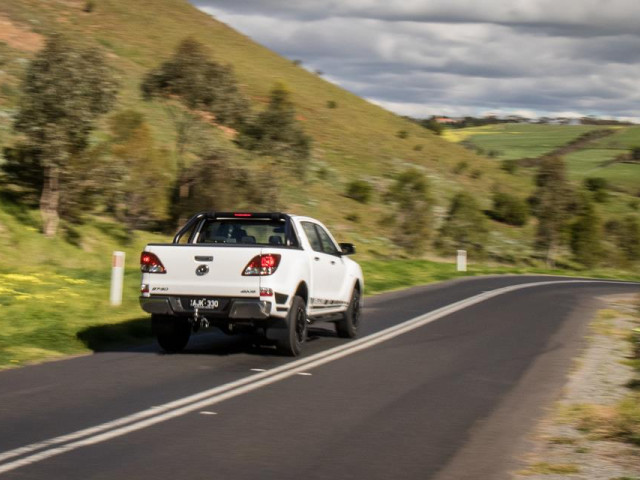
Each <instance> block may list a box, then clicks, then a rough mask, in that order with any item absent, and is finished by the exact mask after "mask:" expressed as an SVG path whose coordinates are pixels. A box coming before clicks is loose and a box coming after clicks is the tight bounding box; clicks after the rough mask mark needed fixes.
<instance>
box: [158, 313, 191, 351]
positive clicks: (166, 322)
mask: <svg viewBox="0 0 640 480" xmlns="http://www.w3.org/2000/svg"><path fill="white" fill-rule="evenodd" d="M151 328H152V330H153V332H154V333H155V334H156V338H157V339H158V343H159V344H160V347H161V348H162V349H163V350H164V351H165V352H167V353H178V352H180V351H182V350H183V349H184V347H186V346H187V343H188V342H189V337H190V336H191V324H190V323H189V322H188V321H187V319H184V318H180V317H172V316H170V315H152V316H151Z"/></svg>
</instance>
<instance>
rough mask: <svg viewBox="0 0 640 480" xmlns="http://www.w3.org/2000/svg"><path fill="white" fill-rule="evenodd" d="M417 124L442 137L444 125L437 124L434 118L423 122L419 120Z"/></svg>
mask: <svg viewBox="0 0 640 480" xmlns="http://www.w3.org/2000/svg"><path fill="white" fill-rule="evenodd" d="M419 123H420V125H422V126H423V127H424V128H427V129H429V130H431V131H432V132H433V133H435V134H436V135H442V132H444V125H442V124H441V123H440V122H438V121H437V120H436V117H431V118H425V119H423V120H420V122H419Z"/></svg>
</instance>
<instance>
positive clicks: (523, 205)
mask: <svg viewBox="0 0 640 480" xmlns="http://www.w3.org/2000/svg"><path fill="white" fill-rule="evenodd" d="M489 215H490V216H491V218H493V219H494V220H497V221H499V222H503V223H506V224H508V225H514V226H517V227H521V226H523V225H524V224H526V223H527V220H528V218H529V206H528V205H527V202H526V201H525V200H523V199H521V198H518V197H516V196H514V195H510V194H508V193H504V192H496V193H494V194H493V208H492V209H491V211H490V212H489Z"/></svg>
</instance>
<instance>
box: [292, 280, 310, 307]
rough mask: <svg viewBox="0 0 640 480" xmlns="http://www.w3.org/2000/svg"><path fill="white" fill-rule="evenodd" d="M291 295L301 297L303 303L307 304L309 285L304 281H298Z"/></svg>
mask: <svg viewBox="0 0 640 480" xmlns="http://www.w3.org/2000/svg"><path fill="white" fill-rule="evenodd" d="M293 296H294V297H300V298H302V300H304V303H305V305H309V287H307V284H306V283H305V282H300V284H299V285H298V288H297V289H296V292H295V293H294V294H293Z"/></svg>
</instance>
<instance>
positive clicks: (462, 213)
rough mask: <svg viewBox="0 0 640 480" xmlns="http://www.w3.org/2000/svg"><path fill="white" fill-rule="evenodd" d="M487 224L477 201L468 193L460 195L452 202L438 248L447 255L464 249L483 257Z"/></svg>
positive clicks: (438, 241)
mask: <svg viewBox="0 0 640 480" xmlns="http://www.w3.org/2000/svg"><path fill="white" fill-rule="evenodd" d="M486 223H487V222H486V219H485V216H484V214H483V213H482V211H481V210H480V208H479V207H478V204H477V203H476V201H475V199H474V198H473V197H472V196H471V195H470V194H468V193H466V192H465V193H458V194H457V195H456V196H454V197H453V199H452V200H451V205H450V207H449V212H448V214H447V218H446V219H445V221H444V224H443V225H442V227H441V228H440V232H439V236H438V239H437V241H436V246H437V247H438V248H439V249H440V250H442V251H445V252H447V253H452V252H453V251H454V250H457V249H464V250H467V251H468V252H469V253H471V254H474V255H476V256H479V257H483V256H484V253H485V244H486V242H487V238H488V233H489V231H488V229H487V225H486Z"/></svg>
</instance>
